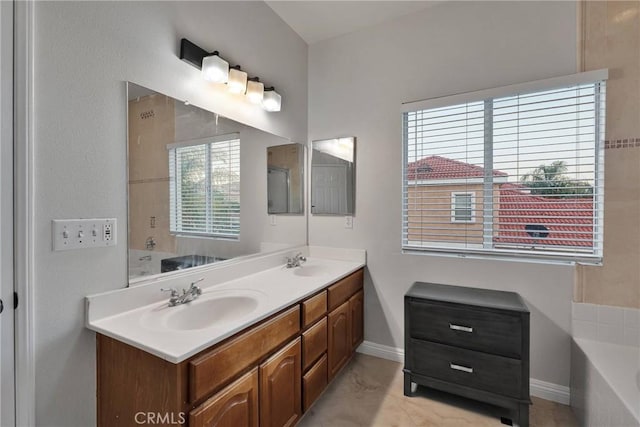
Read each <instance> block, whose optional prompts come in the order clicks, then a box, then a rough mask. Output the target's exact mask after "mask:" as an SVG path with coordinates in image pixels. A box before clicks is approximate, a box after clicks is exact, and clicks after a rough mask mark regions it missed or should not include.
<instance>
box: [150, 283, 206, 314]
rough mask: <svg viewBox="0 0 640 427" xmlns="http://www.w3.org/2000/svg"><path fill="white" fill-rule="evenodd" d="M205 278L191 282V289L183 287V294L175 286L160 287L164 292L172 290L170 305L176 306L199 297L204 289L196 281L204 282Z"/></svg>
mask: <svg viewBox="0 0 640 427" xmlns="http://www.w3.org/2000/svg"><path fill="white" fill-rule="evenodd" d="M203 280H204V278H202V279H198V280H196V281H195V282H191V286H189V289H183V290H182V294H181V293H180V292H178V290H177V289H175V288H169V289H160V290H161V291H162V292H171V298H169V307H175V306H176V305H180V304H185V303H187V302H191V301H193V300H194V299H197V298H198V297H199V296H200V295H202V289H200V287H199V286H197V285H196V283H199V282H202V281H203Z"/></svg>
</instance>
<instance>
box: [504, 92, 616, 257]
mask: <svg viewBox="0 0 640 427" xmlns="http://www.w3.org/2000/svg"><path fill="white" fill-rule="evenodd" d="M600 95H602V96H600ZM603 95H604V83H602V84H601V83H592V84H583V85H577V86H573V87H567V88H560V89H555V90H549V91H544V92H537V93H532V94H523V95H517V96H512V97H506V98H499V99H495V100H493V167H494V170H499V171H501V172H504V173H506V174H507V176H508V179H507V183H505V184H503V185H501V186H497V187H496V195H495V196H496V198H497V200H498V203H497V204H496V205H494V224H495V225H494V235H493V241H494V243H495V246H496V248H504V249H510V248H512V249H521V250H522V249H525V250H531V251H537V252H541V251H543V252H547V253H558V254H596V255H597V254H598V253H599V250H600V246H601V242H600V240H601V237H599V233H598V230H597V227H596V226H595V221H596V220H597V215H596V213H597V209H598V206H597V205H598V203H599V199H598V198H597V197H596V195H598V194H601V193H602V189H603V181H602V180H601V179H597V177H596V171H597V169H598V167H599V162H601V161H602V152H601V150H600V149H599V148H598V144H596V141H597V138H598V136H599V129H598V128H597V126H596V124H597V121H598V118H599V117H604V115H603V113H604V96H603Z"/></svg>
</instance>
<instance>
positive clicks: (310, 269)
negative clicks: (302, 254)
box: [293, 264, 330, 277]
mask: <svg viewBox="0 0 640 427" xmlns="http://www.w3.org/2000/svg"><path fill="white" fill-rule="evenodd" d="M329 272H330V270H329V269H328V268H327V267H325V266H323V265H304V264H303V265H301V266H300V267H296V268H295V269H294V270H293V274H295V275H296V276H302V277H316V276H322V275H325V274H328V273H329Z"/></svg>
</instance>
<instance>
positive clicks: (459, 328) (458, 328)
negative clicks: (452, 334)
mask: <svg viewBox="0 0 640 427" xmlns="http://www.w3.org/2000/svg"><path fill="white" fill-rule="evenodd" d="M449 329H453V330H454V331H462V332H473V328H470V327H468V326H460V325H454V324H453V323H449Z"/></svg>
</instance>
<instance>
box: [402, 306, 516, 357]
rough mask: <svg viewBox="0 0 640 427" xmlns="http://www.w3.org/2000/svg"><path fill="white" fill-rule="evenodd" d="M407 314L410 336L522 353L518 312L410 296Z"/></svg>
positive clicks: (508, 354)
mask: <svg viewBox="0 0 640 427" xmlns="http://www.w3.org/2000/svg"><path fill="white" fill-rule="evenodd" d="M408 316H409V322H410V324H411V338H417V339H421V340H428V341H435V342H439V343H442V344H448V345H452V346H456V347H462V348H465V349H469V350H477V351H482V352H485V353H491V354H498V355H501V356H506V357H513V358H518V359H519V358H520V357H521V356H522V320H521V318H520V316H519V315H518V314H517V313H506V312H505V313H497V312H495V311H486V310H479V309H474V308H472V307H469V306H466V307H461V306H460V307H456V306H452V305H446V304H438V303H431V302H426V301H417V300H411V301H410V302H409V313H408Z"/></svg>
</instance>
